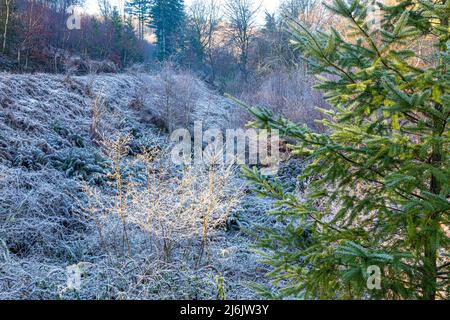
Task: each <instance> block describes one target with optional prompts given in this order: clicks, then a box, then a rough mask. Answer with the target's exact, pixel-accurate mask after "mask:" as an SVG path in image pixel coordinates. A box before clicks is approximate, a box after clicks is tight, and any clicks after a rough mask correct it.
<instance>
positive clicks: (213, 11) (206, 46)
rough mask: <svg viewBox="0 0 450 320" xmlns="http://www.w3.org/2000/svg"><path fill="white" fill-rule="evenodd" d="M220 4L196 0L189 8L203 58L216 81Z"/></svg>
mask: <svg viewBox="0 0 450 320" xmlns="http://www.w3.org/2000/svg"><path fill="white" fill-rule="evenodd" d="M219 10H220V4H219V2H218V0H209V1H202V0H194V2H193V3H192V5H191V6H190V7H189V18H190V23H191V25H192V28H193V31H194V36H195V37H196V41H197V42H198V44H199V45H200V51H201V52H200V54H201V58H202V59H205V60H207V63H209V65H210V67H211V70H212V78H213V81H214V78H215V72H214V57H213V50H214V48H213V46H214V34H215V32H216V31H217V29H218V26H219V22H220V19H219Z"/></svg>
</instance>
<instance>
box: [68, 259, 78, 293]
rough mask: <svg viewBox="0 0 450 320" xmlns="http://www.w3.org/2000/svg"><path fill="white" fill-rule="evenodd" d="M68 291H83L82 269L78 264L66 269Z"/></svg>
mask: <svg viewBox="0 0 450 320" xmlns="http://www.w3.org/2000/svg"><path fill="white" fill-rule="evenodd" d="M66 274H67V283H66V286H67V288H66V289H68V290H80V289H81V268H80V266H79V265H78V264H75V265H71V266H68V267H67V268H66Z"/></svg>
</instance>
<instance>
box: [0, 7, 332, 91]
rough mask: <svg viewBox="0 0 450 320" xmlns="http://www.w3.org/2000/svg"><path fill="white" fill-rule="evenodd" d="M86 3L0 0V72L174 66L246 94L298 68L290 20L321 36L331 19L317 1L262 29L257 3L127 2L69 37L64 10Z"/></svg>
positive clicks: (280, 14) (275, 16) (103, 10)
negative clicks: (99, 64)
mask: <svg viewBox="0 0 450 320" xmlns="http://www.w3.org/2000/svg"><path fill="white" fill-rule="evenodd" d="M81 1H83V0H0V9H1V11H0V69H17V70H22V71H32V70H40V71H53V72H60V71H62V70H63V69H64V68H65V64H66V62H67V60H68V58H69V57H73V56H79V57H80V58H82V59H93V60H110V61H113V62H114V63H115V64H116V66H117V67H119V68H123V67H127V66H129V65H132V64H135V63H138V62H144V61H154V62H157V61H159V62H167V61H169V62H170V63H173V64H174V65H177V66H179V67H182V68H186V69H190V70H193V71H194V72H196V73H197V74H198V75H199V76H200V77H201V78H203V79H204V80H206V81H207V82H209V83H211V84H214V85H215V86H216V87H219V88H221V89H223V90H226V91H228V92H230V91H231V92H233V91H236V90H239V89H240V88H242V86H241V85H238V86H237V85H236V84H241V83H245V84H249V85H250V86H251V82H252V79H255V77H257V76H259V75H261V74H267V73H270V72H271V71H272V70H279V69H280V67H282V68H295V67H296V66H297V64H298V63H299V61H298V60H297V58H296V54H295V53H294V51H293V50H292V49H291V47H290V46H289V45H288V42H289V35H288V32H287V31H286V28H285V21H286V17H294V18H298V19H301V20H303V21H305V22H307V23H310V24H313V25H315V26H316V27H318V28H320V27H321V24H323V23H324V21H328V19H329V18H330V17H329V16H326V15H324V14H323V12H319V10H320V6H317V3H316V2H318V1H317V0H283V1H281V5H280V7H279V10H278V11H277V12H276V13H274V12H272V13H268V12H266V13H265V17H266V18H265V23H263V24H262V23H261V21H259V19H258V18H259V17H260V15H261V14H262V8H261V7H259V6H258V5H257V1H255V0H226V1H219V0H194V1H193V2H192V3H191V5H189V6H185V4H184V1H183V0H128V1H127V2H125V14H123V12H119V11H118V10H119V9H117V8H115V7H112V6H111V4H110V2H109V1H108V0H98V5H99V8H100V15H99V16H88V15H83V16H82V19H81V28H80V29H74V30H70V29H69V28H67V26H66V23H67V19H68V18H69V16H70V12H67V9H68V8H69V7H70V6H73V5H82V2H81ZM261 24H262V25H261ZM152 37H153V39H154V41H152ZM152 43H154V44H152ZM69 59H70V58H69ZM233 85H234V86H235V88H233Z"/></svg>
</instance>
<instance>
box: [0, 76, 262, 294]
mask: <svg viewBox="0 0 450 320" xmlns="http://www.w3.org/2000/svg"><path fill="white" fill-rule="evenodd" d="M180 77H181V78H180ZM190 77H192V76H190V75H186V74H181V75H180V74H176V73H173V74H169V75H168V74H166V75H164V74H163V75H153V76H152V75H147V74H121V75H98V76H83V77H65V76H62V75H47V74H45V75H44V74H36V75H13V74H7V73H0V105H1V107H0V299H180V298H185V299H216V298H218V291H219V290H218V282H220V281H221V280H222V279H223V281H224V285H225V293H226V296H227V298H229V299H235V298H240V299H247V298H255V294H254V293H253V292H252V291H251V290H250V289H249V288H248V286H247V284H248V282H250V281H257V282H261V281H265V280H264V277H263V274H264V273H265V272H266V271H267V270H265V269H264V267H263V266H261V265H260V264H259V263H258V262H257V255H256V254H255V253H253V251H252V249H251V244H252V239H251V236H250V235H246V233H245V232H243V229H245V228H246V227H248V226H250V225H251V224H252V223H255V222H258V221H262V222H264V221H265V220H264V219H266V218H265V217H264V216H263V214H262V212H264V208H265V207H267V206H268V204H266V203H263V202H260V200H257V199H255V198H253V197H251V196H249V195H248V194H245V192H244V191H245V190H244V187H243V182H242V181H241V180H240V179H239V178H237V174H236V171H235V169H234V168H223V167H219V168H218V167H214V168H206V167H192V168H180V167H174V166H173V165H172V164H171V163H170V162H169V161H168V159H167V148H168V144H167V137H166V136H165V135H164V134H162V133H161V132H160V131H159V130H158V124H157V123H156V124H155V123H152V122H151V121H150V120H151V117H149V116H148V115H149V114H158V113H159V114H161V113H160V112H161V110H158V108H159V107H160V106H161V104H160V102H161V101H163V100H164V98H165V94H166V93H167V92H169V93H170V92H173V91H174V90H175V91H177V90H176V89H173V87H172V89H171V91H164V88H165V85H164V83H163V82H162V81H165V80H164V79H166V80H167V81H170V85H171V86H175V87H176V86H178V85H180V84H183V83H184V84H185V83H186V81H187V80H189V79H190V80H189V81H190V86H189V88H187V87H186V88H184V90H187V91H180V92H189V93H190V94H191V100H190V102H189V103H185V104H183V103H180V101H177V100H175V101H176V104H175V105H174V106H175V107H176V108H178V109H180V108H181V109H182V110H183V112H187V113H188V115H189V117H187V118H186V119H189V125H192V122H193V121H195V120H200V119H203V120H204V121H206V123H207V125H209V126H214V124H217V125H219V124H220V125H221V126H222V127H227V126H228V122H227V121H229V119H230V118H231V117H230V116H229V113H230V109H231V108H232V105H231V104H230V103H229V102H228V101H226V100H225V99H224V98H222V97H219V96H216V95H215V94H214V93H213V92H211V91H209V90H207V89H206V87H205V86H204V85H203V84H201V83H200V82H198V81H197V80H195V79H194V78H190ZM191 80H192V81H191ZM178 93H179V92H178ZM171 98H173V99H181V98H180V96H179V95H178V96H177V95H175V96H173V97H171ZM186 108H188V110H186ZM183 119H185V118H183ZM177 125H178V123H177ZM236 221H239V222H238V223H237V222H236ZM71 265H78V266H79V267H80V268H81V270H82V286H81V289H80V290H73V289H68V288H67V283H66V281H67V276H66V267H67V266H71Z"/></svg>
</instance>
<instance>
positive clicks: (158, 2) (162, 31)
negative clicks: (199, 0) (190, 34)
mask: <svg viewBox="0 0 450 320" xmlns="http://www.w3.org/2000/svg"><path fill="white" fill-rule="evenodd" d="M150 17H151V22H150V27H151V28H154V29H155V33H156V39H157V47H158V58H159V59H160V60H161V61H163V60H167V59H168V58H170V57H171V56H173V55H174V54H175V53H177V50H178V49H180V48H181V46H182V42H183V33H184V30H183V26H184V24H185V13H184V1H183V0H154V2H153V4H152V6H151V8H150Z"/></svg>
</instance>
